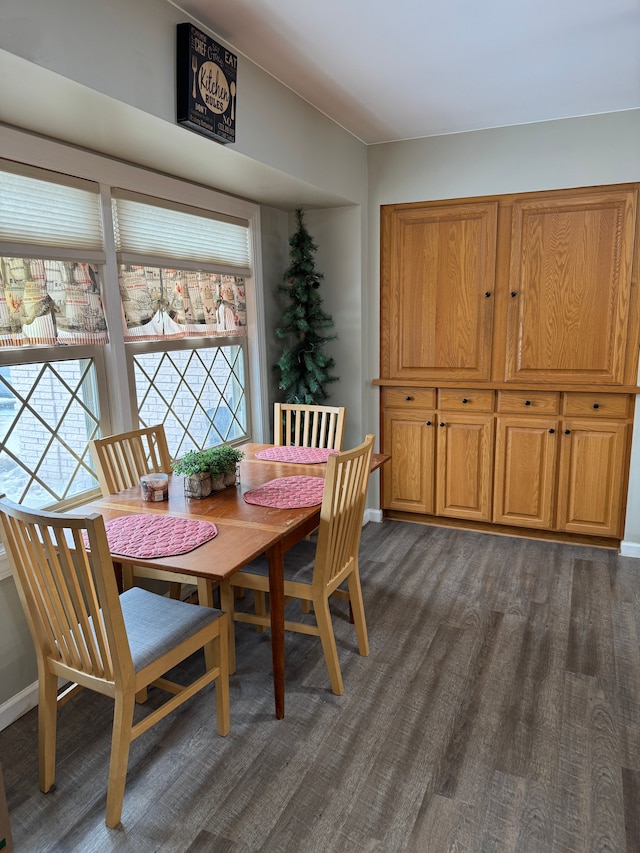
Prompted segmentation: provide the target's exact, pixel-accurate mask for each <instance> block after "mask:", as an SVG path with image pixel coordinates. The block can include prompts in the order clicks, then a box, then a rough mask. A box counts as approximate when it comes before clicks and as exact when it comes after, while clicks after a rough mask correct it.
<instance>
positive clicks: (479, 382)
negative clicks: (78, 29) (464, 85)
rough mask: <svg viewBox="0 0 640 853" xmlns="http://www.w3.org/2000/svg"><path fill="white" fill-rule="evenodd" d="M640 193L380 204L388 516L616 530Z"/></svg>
mask: <svg viewBox="0 0 640 853" xmlns="http://www.w3.org/2000/svg"><path fill="white" fill-rule="evenodd" d="M639 189H640V184H621V185H617V186H611V187H590V188H578V189H571V190H562V191H560V190H557V191H549V192H542V193H521V194H518V195H502V196H491V197H486V198H481V199H457V200H447V201H436V202H427V203H423V204H417V203H412V204H392V205H386V206H383V207H382V208H381V288H380V290H381V330H380V353H381V358H380V366H381V378H380V380H379V384H380V385H383V386H385V387H384V393H383V397H382V415H381V421H382V431H383V443H382V446H383V449H384V452H385V453H389V454H390V455H391V457H392V458H391V462H390V463H389V464H388V465H386V466H385V468H384V470H383V472H382V480H383V507H384V509H385V510H388V511H389V512H394V511H397V512H400V513H411V514H413V515H414V516H416V517H420V516H443V517H449V518H458V519H466V520H475V521H478V522H489V523H493V524H500V525H510V526H511V527H515V526H518V527H525V528H528V529H531V530H551V531H556V532H558V531H560V532H563V533H567V534H571V533H579V534H585V535H596V536H603V537H614V538H615V537H617V538H619V537H621V536H622V534H623V524H624V514H625V503H626V488H627V475H628V465H629V457H630V441H631V426H632V422H633V400H634V395H635V394H636V392H637V390H638V388H637V385H636V382H637V375H638V349H639V344H640V295H639V288H638V287H637V282H638V279H639V277H640V223H639V222H638V217H637V213H636V210H637V199H638V191H639ZM424 395H426V396H424ZM427 424H428V425H427Z"/></svg>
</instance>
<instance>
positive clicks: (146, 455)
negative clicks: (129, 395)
mask: <svg viewBox="0 0 640 853" xmlns="http://www.w3.org/2000/svg"><path fill="white" fill-rule="evenodd" d="M89 447H90V449H91V455H92V457H93V462H94V465H95V468H96V475H97V477H98V482H99V483H100V488H101V490H102V494H103V495H105V496H106V495H114V494H116V493H117V492H121V491H123V490H124V489H130V488H132V487H133V486H137V485H138V484H139V483H140V478H141V477H142V476H143V475H144V474H157V473H159V472H164V473H166V474H168V473H170V472H171V456H170V454H169V447H168V445H167V436H166V434H165V431H164V426H163V425H162V424H158V425H156V426H152V427H145V428H143V429H134V430H131V431H129V432H122V433H118V434H116V435H110V436H106V437H105V438H96V439H94V440H93V441H90V442H89ZM136 578H151V579H152V580H161V581H166V582H167V583H168V584H169V594H170V596H171V598H180V596H181V592H182V584H189V585H192V584H193V578H190V577H188V576H187V575H178V574H174V573H173V572H165V571H162V570H161V569H152V568H148V567H146V566H136V565H134V564H131V563H122V586H123V588H124V589H129V588H130V587H132V586H133V584H134V582H135V579H136Z"/></svg>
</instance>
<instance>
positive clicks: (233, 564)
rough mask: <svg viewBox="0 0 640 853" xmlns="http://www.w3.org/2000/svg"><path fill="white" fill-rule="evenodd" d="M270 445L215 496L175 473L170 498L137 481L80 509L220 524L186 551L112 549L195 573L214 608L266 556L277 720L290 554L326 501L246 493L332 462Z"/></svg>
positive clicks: (249, 449)
mask: <svg viewBox="0 0 640 853" xmlns="http://www.w3.org/2000/svg"><path fill="white" fill-rule="evenodd" d="M269 447H272V445H268V444H254V443H251V444H245V445H242V446H241V447H240V448H239V449H240V450H242V451H243V452H244V454H245V456H244V458H243V460H242V462H241V463H240V483H239V484H237V485H236V486H230V487H228V488H226V489H223V490H222V491H219V492H214V493H212V494H211V495H210V496H209V497H206V498H199V499H194V498H189V497H186V496H185V489H184V477H182V476H178V475H176V474H172V475H170V477H169V495H168V500H166V501H157V502H149V501H144V500H142V494H141V489H140V487H139V486H135V487H133V488H131V489H126V490H125V491H122V492H118V493H117V494H114V495H108V496H104V497H100V498H97V499H96V500H94V501H92V502H91V503H89V504H85V505H84V506H83V507H81V508H80V510H81V511H92V512H99V513H100V514H101V515H102V516H103V518H104V520H105V522H107V521H109V520H111V519H114V518H117V517H119V516H123V515H138V514H146V513H154V514H161V515H169V516H176V517H188V518H192V519H198V520H203V521H210V522H213V523H214V524H215V526H216V528H217V535H216V536H215V538H214V539H211V540H209V541H208V542H205V543H204V544H202V545H199V546H198V547H197V548H195V549H194V550H192V551H189V552H187V553H184V554H177V555H173V556H167V557H155V558H153V559H144V558H140V557H135V559H132V558H131V557H130V556H127V555H125V554H117V553H112V557H113V559H114V560H115V561H117V562H129V563H131V562H135V564H136V565H142V566H149V567H151V568H155V569H163V570H165V571H169V572H173V573H176V574H180V575H188V576H189V577H192V578H193V579H194V583H195V584H196V585H197V588H198V601H199V603H200V604H203V605H207V606H212V605H213V586H214V584H216V583H217V582H219V581H221V580H223V579H224V578H227V577H229V576H230V575H232V574H234V573H235V572H237V571H239V570H240V569H242V568H243V567H244V566H246V565H247V564H248V563H250V562H251V561H252V560H253V559H255V558H256V557H258V556H259V555H261V554H266V557H267V560H268V565H269V598H270V607H269V613H270V620H271V653H272V660H273V686H274V696H275V710H276V717H277V718H278V719H282V718H283V717H284V711H285V678H284V671H285V643H284V555H285V553H286V552H287V551H288V550H289V548H291V547H293V546H294V545H295V544H296V543H297V542H299V541H300V540H301V539H304V537H305V536H307V535H308V534H309V533H310V532H311V531H312V530H315V528H316V527H317V526H318V524H319V523H320V506H321V505H320V504H318V505H316V506H311V507H301V508H297V509H277V508H274V507H265V506H257V505H255V504H250V503H247V502H246V501H245V500H244V494H245V493H246V492H247V491H249V490H251V489H255V488H256V487H258V486H261V485H263V484H264V483H267V482H269V481H270V480H274V479H277V478H281V477H293V476H307V477H308V476H311V477H324V473H325V469H326V464H322V463H320V464H311V465H309V464H304V465H302V464H298V463H290V462H270V461H265V460H262V459H258V458H256V453H258V452H259V451H261V450H265V449H267V448H269ZM387 459H388V457H387V456H385V455H382V454H374V455H373V458H372V464H371V469H372V471H373V470H375V469H377V468H379V467H380V465H382V464H383V463H384V462H385V461H386V460H387Z"/></svg>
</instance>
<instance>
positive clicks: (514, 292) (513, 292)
mask: <svg viewBox="0 0 640 853" xmlns="http://www.w3.org/2000/svg"><path fill="white" fill-rule="evenodd" d="M517 295H518V292H517V291H516V290H512V291H511V298H513V297H514V296H517Z"/></svg>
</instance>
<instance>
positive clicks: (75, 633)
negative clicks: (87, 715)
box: [0, 500, 229, 827]
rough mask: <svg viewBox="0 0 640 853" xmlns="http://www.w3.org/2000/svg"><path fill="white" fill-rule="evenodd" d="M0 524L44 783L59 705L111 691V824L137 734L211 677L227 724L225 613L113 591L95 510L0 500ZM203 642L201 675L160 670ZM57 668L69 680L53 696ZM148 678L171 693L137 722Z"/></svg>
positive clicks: (51, 766)
mask: <svg viewBox="0 0 640 853" xmlns="http://www.w3.org/2000/svg"><path fill="white" fill-rule="evenodd" d="M0 531H1V533H2V539H3V542H4V545H5V548H6V551H7V554H8V555H9V559H10V561H11V565H12V568H13V572H14V577H15V581H16V587H17V589H18V594H19V596H20V601H21V603H22V607H23V608H24V612H25V615H26V618H27V622H28V624H29V629H30V631H31V636H32V638H33V642H34V645H35V650H36V657H37V661H38V739H39V759H40V780H39V781H40V788H41V790H42V791H44V792H46V791H49V790H50V789H51V787H52V785H53V784H54V780H55V753H56V722H57V708H58V705H60V704H62V703H63V702H65V701H67V700H68V699H69V698H70V697H71V696H74V695H76V694H77V693H78V692H79V691H80V690H82V688H85V687H86V688H88V689H90V690H96V691H97V692H98V693H103V694H104V695H106V696H110V697H111V698H112V699H113V700H114V716H113V732H112V740H111V759H110V764H109V780H108V786H107V804H106V824H107V826H109V827H114V826H117V824H118V823H119V822H120V818H121V814H122V804H123V798H124V789H125V782H126V775H127V764H128V758H129V748H130V744H131V742H132V741H133V740H134V739H135V738H137V737H138V736H139V735H141V734H143V733H144V732H145V731H147V729H149V728H150V727H151V726H153V725H154V724H155V723H157V722H158V721H159V720H161V719H162V718H163V717H165V716H166V715H167V714H168V713H170V712H171V711H173V710H174V709H175V708H177V707H178V706H179V705H181V704H182V703H183V702H184V701H185V700H187V699H189V698H190V697H191V696H193V695H194V694H195V693H196V692H197V691H199V690H201V689H202V688H203V687H205V686H206V685H207V684H210V683H211V682H212V681H215V682H216V689H215V694H216V713H217V728H218V732H219V734H221V735H226V734H227V732H228V731H229V674H228V648H227V643H228V635H229V627H228V617H227V615H226V614H224V613H222V612H220V611H219V610H214V609H212V608H209V607H195V606H194V605H192V604H186V603H185V602H182V601H175V600H173V599H170V598H166V597H164V596H161V595H156V594H155V593H152V592H148V591H147V590H143V589H139V588H137V587H134V588H133V589H130V590H127V591H126V592H123V593H122V595H120V596H119V595H118V590H117V586H116V579H115V574H114V570H113V563H112V560H111V555H110V553H109V545H108V542H107V537H106V533H105V526H104V521H103V518H102V516H101V515H98V514H97V513H93V514H91V515H87V516H84V517H81V516H73V515H69V514H60V513H51V512H39V513H38V512H35V511H32V510H27V509H25V508H23V507H20V506H18V505H16V504H14V503H12V502H10V501H8V500H0ZM85 536H86V539H85ZM85 542H88V550H87V547H85ZM89 552H90V553H89ZM199 649H204V652H205V672H204V674H203V675H201V676H200V677H198V678H196V679H195V681H193V682H192V683H191V684H189V685H187V686H183V685H180V684H176V683H174V682H172V681H168V680H167V679H165V678H163V677H162V676H163V675H164V673H166V672H168V671H169V670H170V669H172V668H173V667H174V666H176V665H177V664H179V663H180V662H181V661H183V660H185V658H187V657H189V656H190V655H192V654H194V653H195V652H197V651H198V650H199ZM59 678H63V679H66V680H68V681H70V682H72V684H71V686H70V687H69V688H68V689H66V690H65V691H63V692H62V693H61V694H60V696H57V689H58V679H59ZM150 685H156V686H157V687H159V688H161V689H162V690H165V691H167V692H169V693H170V694H172V695H171V697H170V698H169V699H168V700H167V701H165V703H164V704H163V705H161V706H160V707H159V708H157V709H156V710H154V711H152V712H151V713H149V714H147V715H146V716H144V717H143V718H142V719H140V720H139V721H138V722H137V723H135V725H134V722H133V716H134V708H135V697H136V693H138V692H139V691H141V690H146V688H147V687H148V686H150Z"/></svg>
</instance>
